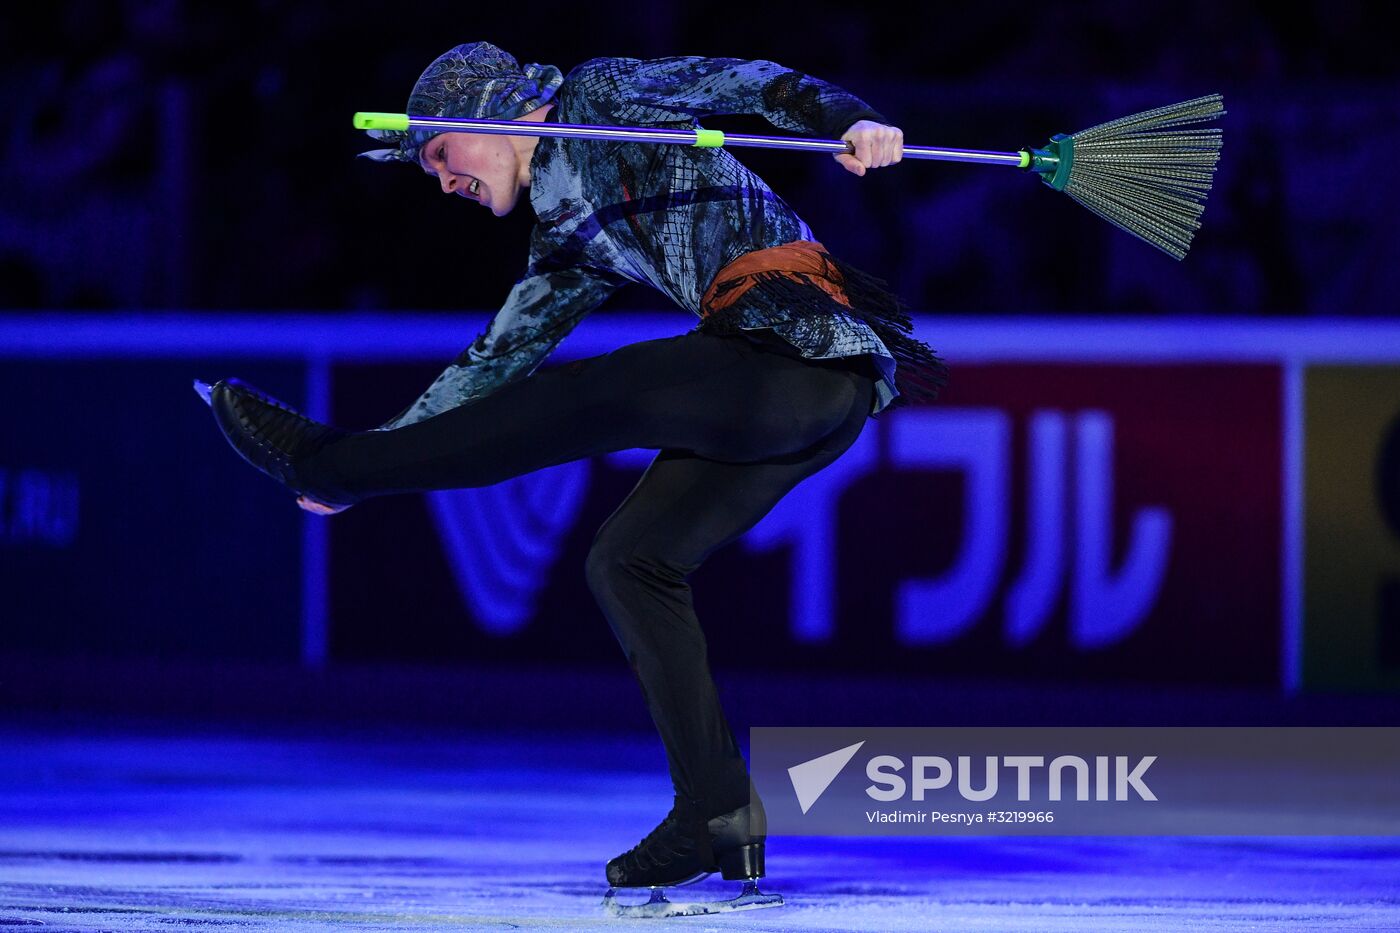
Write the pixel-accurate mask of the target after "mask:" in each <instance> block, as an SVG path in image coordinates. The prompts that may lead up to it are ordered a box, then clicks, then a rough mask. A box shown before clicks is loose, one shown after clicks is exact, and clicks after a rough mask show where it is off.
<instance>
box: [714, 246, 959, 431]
mask: <svg viewBox="0 0 1400 933" xmlns="http://www.w3.org/2000/svg"><path fill="white" fill-rule="evenodd" d="M827 261H828V262H830V263H831V265H833V266H834V267H835V268H836V271H837V272H838V273H839V274H840V277H841V280H842V281H844V282H845V291H846V296H847V297H848V298H849V299H850V302H851V307H849V308H847V307H846V306H845V305H843V304H841V303H840V302H839V301H837V300H836V299H834V298H832V297H831V296H830V295H829V294H827V293H826V292H825V291H823V290H822V288H821V287H820V286H819V285H817V284H816V283H815V282H813V281H812V279H811V278H810V277H809V276H808V275H806V274H805V273H800V272H799V273H788V274H785V273H782V272H777V271H765V272H756V273H754V274H752V275H748V276H744V277H742V278H739V279H735V280H734V281H732V282H729V283H726V285H721V286H720V287H719V288H717V289H716V290H715V297H716V298H719V297H721V296H723V295H724V294H725V293H726V292H727V291H731V290H733V289H734V288H736V287H738V286H739V285H740V284H741V283H743V282H745V281H749V280H752V281H753V283H754V284H753V286H752V287H751V288H750V289H749V290H748V291H747V292H745V293H744V295H743V297H741V298H740V299H739V300H738V301H737V302H735V303H734V304H733V305H731V306H730V307H729V308H726V309H725V310H724V311H719V312H716V313H714V314H709V315H706V316H705V317H704V318H703V319H702V320H701V322H700V325H699V327H698V329H699V330H702V331H705V332H707V333H734V332H735V331H737V330H739V327H738V324H737V321H736V320H735V319H736V318H737V317H738V312H739V311H740V310H741V309H742V308H747V307H752V305H753V303H754V302H758V303H759V304H760V305H761V306H765V307H772V308H774V309H775V310H778V309H781V310H787V311H792V312H796V313H797V314H798V315H799V316H800V317H806V316H807V315H810V314H836V315H847V316H850V317H854V318H856V319H858V320H860V321H862V322H864V323H865V324H867V325H868V326H869V327H870V329H871V330H873V331H874V332H875V334H876V336H878V337H879V338H880V340H881V341H882V342H883V343H884V345H885V346H886V347H887V348H889V351H890V353H891V354H893V355H894V360H895V364H896V368H895V385H896V388H898V389H899V395H898V396H896V397H895V399H894V401H892V402H891V403H890V405H889V406H888V408H886V411H888V410H890V409H893V408H897V407H902V406H904V405H907V404H909V403H910V402H911V401H933V400H934V399H936V398H938V393H939V391H940V390H941V389H942V388H943V387H944V386H946V385H947V384H948V366H947V364H946V363H945V362H944V360H943V359H942V358H940V357H939V356H938V355H937V354H936V353H935V352H934V351H933V350H931V349H930V348H929V347H928V345H927V344H925V343H924V342H923V341H921V340H918V339H917V338H915V337H914V336H913V330H914V324H913V321H912V319H911V318H910V316H909V312H908V310H907V309H906V307H905V305H904V302H902V301H901V300H900V299H899V296H898V295H896V294H894V292H892V291H891V290H890V288H889V283H887V282H885V281H884V280H883V279H879V278H876V277H875V276H873V275H871V274H870V273H868V272H862V271H861V270H860V269H857V268H855V267H854V266H849V265H847V264H846V263H843V262H841V261H840V260H838V259H836V258H835V257H831V256H828V257H827ZM799 280H800V281H799Z"/></svg>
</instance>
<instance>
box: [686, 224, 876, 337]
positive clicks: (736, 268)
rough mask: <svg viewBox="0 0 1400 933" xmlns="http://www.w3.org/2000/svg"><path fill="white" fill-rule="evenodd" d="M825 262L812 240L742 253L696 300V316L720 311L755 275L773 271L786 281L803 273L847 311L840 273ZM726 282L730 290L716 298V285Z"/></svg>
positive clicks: (820, 248)
mask: <svg viewBox="0 0 1400 933" xmlns="http://www.w3.org/2000/svg"><path fill="white" fill-rule="evenodd" d="M828 260H829V254H828V253H827V251H826V247H824V246H822V245H821V244H820V243H817V242H815V241H813V240H795V241H793V242H792V243H784V244H782V245H781V246H770V247H768V248H767V249H758V250H753V251H752V252H748V253H745V254H744V255H742V256H740V257H739V258H738V259H736V260H734V261H733V262H731V263H729V265H727V266H725V267H724V268H723V269H721V270H719V274H718V275H716V276H715V280H714V281H713V282H711V283H710V287H709V288H708V289H706V290H705V296H704V297H703V298H701V299H700V316H701V317H702V318H703V317H705V316H707V315H709V314H711V313H713V312H715V311H723V310H724V309H725V308H727V307H729V306H730V305H732V304H733V303H734V302H736V301H738V300H739V297H740V296H741V295H743V294H744V292H746V291H748V290H749V289H750V288H752V287H753V286H754V285H755V284H756V279H755V275H756V273H760V272H777V273H780V274H782V275H784V276H786V277H787V278H790V279H796V278H797V276H796V275H795V274H794V273H799V272H800V273H804V274H806V275H808V276H809V277H810V278H811V281H812V282H813V283H814V284H816V285H817V286H819V287H820V288H821V289H822V291H824V292H826V293H827V294H828V295H830V296H831V297H832V298H834V299H835V300H836V301H838V302H840V303H841V304H843V305H845V306H846V307H848V308H849V307H850V306H851V302H850V299H849V298H847V297H846V291H845V288H844V283H843V282H842V279H841V273H840V272H838V271H837V270H836V267H835V265H834V264H832V263H831V262H830V261H828ZM729 283H733V285H732V287H730V288H727V289H725V292H724V294H723V295H719V296H716V294H715V293H716V292H717V291H718V290H719V288H720V286H722V285H727V284H729Z"/></svg>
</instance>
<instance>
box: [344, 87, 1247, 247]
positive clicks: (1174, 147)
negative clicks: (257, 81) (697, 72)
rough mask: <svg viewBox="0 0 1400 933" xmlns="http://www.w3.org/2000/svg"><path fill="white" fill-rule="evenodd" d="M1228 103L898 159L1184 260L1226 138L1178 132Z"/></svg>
mask: <svg viewBox="0 0 1400 933" xmlns="http://www.w3.org/2000/svg"><path fill="white" fill-rule="evenodd" d="M1221 101H1222V98H1221V96H1220V95H1219V94H1208V95H1206V96H1205V97H1197V98H1194V99H1192V100H1187V101H1182V102H1181V103H1179V104H1172V105H1170V106H1167V107H1158V108H1156V109H1153V110H1146V111H1143V112H1142V113H1135V114H1133V115H1131V116H1127V117H1120V118H1119V119H1117V120H1111V121H1109V122H1107V123H1100V124H1098V125H1096V126H1091V127H1089V128H1088V129H1087V130H1080V131H1079V132H1078V133H1070V134H1064V133H1060V134H1056V135H1055V136H1053V137H1051V139H1050V141H1049V142H1048V143H1047V144H1046V145H1045V148H1043V149H1020V150H1017V151H1015V152H989V151H986V150H980V149H939V148H934V147H931V146H903V145H901V146H900V148H899V150H898V155H899V156H900V157H902V158H907V159H936V160H939V161H944V162H976V163H979V164H982V165H1005V166H1009V167H1013V168H1020V169H1024V170H1025V171H1026V172H1028V173H1031V174H1034V175H1036V176H1037V177H1039V178H1040V179H1041V180H1042V181H1043V182H1045V184H1047V185H1049V186H1050V187H1051V188H1054V189H1055V190H1056V191H1063V192H1064V193H1065V194H1067V195H1069V196H1070V197H1071V198H1074V200H1076V201H1078V202H1079V203H1080V204H1083V205H1084V206H1085V207H1087V208H1088V209H1089V210H1091V211H1093V212H1094V213H1095V214H1098V215H1099V216H1100V217H1102V218H1104V219H1105V220H1107V221H1108V222H1109V223H1111V224H1113V225H1114V226H1117V227H1120V228H1121V229H1123V230H1126V231H1128V232H1129V233H1131V234H1132V235H1133V236H1136V237H1139V238H1140V239H1142V240H1144V241H1146V242H1148V243H1151V244H1152V245H1153V246H1155V247H1157V248H1158V249H1160V250H1162V251H1163V252H1164V253H1167V254H1168V255H1170V256H1174V257H1175V258H1177V259H1182V258H1184V257H1185V256H1186V251H1187V250H1188V249H1189V248H1190V246H1191V238H1192V237H1193V236H1194V235H1195V233H1196V231H1197V230H1198V229H1200V226H1201V222H1200V218H1201V213H1202V211H1203V210H1204V201H1205V199H1206V196H1207V195H1208V194H1209V193H1210V186H1211V181H1212V179H1213V173H1214V172H1215V165H1216V162H1217V161H1218V160H1219V158H1220V146H1221V142H1222V139H1221V131H1220V129H1219V128H1217V127H1195V128H1192V129H1179V128H1178V127H1183V126H1186V125H1188V124H1192V123H1204V122H1207V121H1209V120H1214V119H1216V118H1217V117H1220V116H1223V115H1224V113H1225V110H1224V108H1223V106H1222V103H1221ZM877 125H878V124H877ZM355 126H356V127H357V128H358V129H362V130H368V131H370V132H371V134H372V135H374V136H376V137H378V138H389V137H392V136H394V135H398V134H402V133H405V132H407V131H408V130H410V129H429V130H437V131H439V132H459V133H487V134H493V135H498V136H566V137H572V138H576V139H605V140H614V141H625V142H645V143H679V144H684V145H690V146H699V147H702V148H711V147H717V146H725V145H728V146H754V147H759V148H764V149H801V150H806V151H808V152H831V153H846V154H849V155H850V156H851V157H852V159H851V160H849V161H848V160H843V159H839V158H838V161H841V162H842V164H843V165H844V166H845V167H846V168H847V169H848V170H849V171H855V167H854V166H853V165H852V164H851V162H853V161H856V159H855V157H856V156H857V150H856V145H855V144H854V143H852V142H851V141H848V140H844V139H843V140H834V139H805V138H801V137H789V136H743V135H737V134H729V135H726V134H725V133H722V132H720V131H719V130H710V129H705V128H703V127H699V126H697V127H694V128H693V129H668V128H660V127H645V126H589V125H584V124H572V123H537V122H533V121H521V120H471V119H466V118H459V117H416V116H411V115H409V114H402V113H367V112H362V113H356V114H355ZM859 126H860V124H856V125H855V126H853V127H852V128H851V130H848V131H847V136H851V135H852V130H856V129H857V127H859ZM885 129H894V128H893V127H886V128H885ZM901 139H902V136H901ZM893 161H899V159H898V158H896V159H894V160H893ZM861 162H863V164H865V165H874V164H876V163H874V162H873V161H865V160H863V159H862V160H861ZM858 164H859V163H858ZM880 164H888V163H880ZM857 174H861V173H860V172H857Z"/></svg>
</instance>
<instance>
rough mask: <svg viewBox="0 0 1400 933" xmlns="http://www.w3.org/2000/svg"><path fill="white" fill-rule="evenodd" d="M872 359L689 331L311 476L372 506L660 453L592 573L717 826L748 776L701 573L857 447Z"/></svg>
mask: <svg viewBox="0 0 1400 933" xmlns="http://www.w3.org/2000/svg"><path fill="white" fill-rule="evenodd" d="M875 375H876V374H875V371H874V369H873V366H872V365H871V363H870V362H869V360H868V359H867V358H864V357H856V358H850V359H844V360H829V361H806V360H803V359H802V358H801V357H800V356H799V355H798V354H797V353H796V351H795V350H793V349H792V348H791V347H790V346H789V345H788V344H787V343H786V342H784V341H782V340H781V338H778V337H776V336H775V335H773V334H771V332H767V331H760V332H756V333H755V336H753V337H745V336H714V335H709V334H705V333H702V332H700V331H691V332H690V333H687V334H683V335H681V336H677V337H669V338H664V339H659V340H648V341H643V342H640V343H635V344H631V345H628V346H625V347H622V348H620V349H618V350H614V351H613V352H611V353H606V354H603V355H601V356H595V357H590V358H588V359H582V360H577V361H575V362H572V363H569V364H566V365H564V366H561V367H558V368H554V369H542V370H538V371H536V372H535V373H533V374H532V375H530V376H528V377H526V378H524V379H521V380H519V381H516V382H512V383H509V384H507V385H505V386H502V387H501V388H499V389H497V390H496V391H495V392H493V393H491V394H490V395H487V396H485V397H483V398H480V399H474V400H472V401H470V402H468V403H466V404H464V405H461V406H459V407H457V408H454V409H451V410H449V411H446V412H443V413H441V414H438V415H436V416H434V417H431V418H428V419H425V420H423V421H420V422H417V423H415V424H410V425H406V426H404V427H401V428H397V429H395V430H391V431H371V432H365V433H361V434H354V435H351V436H350V437H348V438H346V439H344V440H342V441H339V442H337V443H336V444H334V445H332V446H331V447H329V448H327V449H326V450H325V451H323V452H322V453H321V454H319V455H318V456H317V457H316V458H315V459H314V460H313V461H312V463H311V464H309V465H308V467H309V469H311V470H313V471H321V470H324V471H325V474H324V475H325V476H326V477H328V478H329V479H330V480H331V482H332V484H333V485H335V486H337V487H339V488H342V489H345V490H347V491H350V492H352V493H355V494H357V495H360V496H373V495H385V494H390V493H402V492H412V491H423V490H433V489H454V488H460V487H472V486H486V485H490V484H492V483H497V482H500V481H502V480H505V479H509V478H510V477H513V476H519V475H521V474H523V473H527V472H530V471H533V470H538V469H541V468H543V467H547V466H552V465H554V464H559V463H565V462H567V461H570V460H577V459H580V458H583V457H590V456H594V455H596V454H602V453H606V452H608V451H613V450H624V449H628V448H633V447H641V448H659V449H660V453H659V454H658V455H657V457H656V459H655V460H654V461H653V462H652V463H651V465H650V466H649V467H648V468H647V470H646V472H645V473H644V474H643V475H642V477H641V479H640V480H638V482H637V485H636V487H635V488H634V489H633V490H632V492H631V493H630V494H629V495H628V497H627V498H626V499H625V500H624V501H623V503H622V504H621V505H620V506H618V508H617V510H616V511H615V512H613V514H612V515H611V516H610V517H609V518H608V520H607V521H606V522H605V523H604V524H603V526H602V527H601V528H600V529H599V530H598V533H597V536H596V537H595V539H594V542H593V546H592V549H591V550H590V552H589V555H588V563H587V577H588V583H589V586H590V588H591V589H592V591H593V593H594V595H595V597H596V598H597V601H598V604H599V606H600V607H601V608H602V610H603V613H604V615H605V616H606V617H607V619H608V622H609V624H610V625H611V626H612V630H613V633H614V634H615V635H616V637H617V639H618V642H619V643H620V644H621V646H622V650H623V653H624V655H625V656H626V658H627V660H628V663H629V664H630V665H631V667H632V670H633V671H634V672H635V674H636V676H637V680H638V682H639V683H640V685H641V688H642V693H643V695H644V697H645V699H646V703H647V707H648V709H649V710H650V712H651V716H652V719H653V720H654V722H655V723H656V728H657V730H658V731H659V732H660V734H661V740H662V743H663V745H664V746H665V749H666V755H667V761H668V764H669V767H670V771H671V780H672V783H673V785H674V788H675V791H676V793H677V794H678V795H680V796H683V797H685V798H687V799H689V800H693V801H699V802H700V803H699V805H700V806H701V807H702V808H703V809H705V810H706V811H708V812H707V815H715V814H719V813H723V812H726V811H728V810H732V809H734V808H735V807H738V806H741V805H742V804H744V803H746V802H747V801H748V794H749V779H748V771H747V769H746V768H745V766H744V761H743V757H742V755H741V754H740V751H739V748H738V745H737V744H736V742H735V740H734V735H733V733H732V731H731V730H730V727H729V724H728V721H727V720H726V718H725V715H724V711H723V709H722V708H721V706H720V702H719V698H718V696H717V694H716V692H715V685H714V681H713V680H712V679H711V675H710V670H709V662H708V656H707V650H706V642H705V636H704V633H703V632H702V631H701V628H700V623H699V621H698V620H697V619H696V617H695V609H694V606H693V603H692V600H691V590H690V586H689V584H688V583H687V582H686V578H687V577H688V576H689V575H690V574H691V573H692V572H693V571H694V570H695V569H696V568H697V567H699V566H700V564H701V562H703V561H704V560H705V558H706V557H708V556H709V555H710V554H711V553H713V552H714V551H715V550H716V549H718V548H720V547H722V546H723V545H725V544H727V543H729V542H730V541H733V540H734V539H735V538H737V537H738V536H740V535H741V534H743V533H744V532H745V531H747V530H748V529H750V528H752V527H753V526H754V525H755V524H757V522H758V520H759V519H760V518H762V517H763V516H764V515H765V514H767V513H768V511H769V510H770V509H772V508H773V506H774V504H776V503H777V501H778V500H779V499H781V498H782V497H783V496H784V495H785V494H786V493H787V492H788V491H789V490H790V489H792V488H793V487H794V486H795V485H797V483H799V482H800V481H801V480H803V479H804V478H806V477H808V476H811V475H812V474H813V473H815V472H817V471H818V470H820V469H821V468H822V467H824V466H826V465H827V464H829V463H831V462H832V461H833V460H835V459H836V458H837V457H839V456H840V455H841V454H842V453H843V452H844V451H845V450H846V449H847V448H849V447H850V446H851V444H852V443H854V442H855V440H856V438H857V436H859V434H860V432H861V429H862V428H863V427H864V425H865V422H866V418H867V417H868V415H869V413H870V409H871V405H872V401H873V396H874V379H875Z"/></svg>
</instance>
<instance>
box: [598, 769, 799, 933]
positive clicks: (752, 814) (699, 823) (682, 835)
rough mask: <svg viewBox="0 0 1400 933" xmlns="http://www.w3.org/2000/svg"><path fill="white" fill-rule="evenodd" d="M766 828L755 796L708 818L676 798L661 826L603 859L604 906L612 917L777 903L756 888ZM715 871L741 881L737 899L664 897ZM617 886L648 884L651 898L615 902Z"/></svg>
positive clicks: (679, 914) (777, 899)
mask: <svg viewBox="0 0 1400 933" xmlns="http://www.w3.org/2000/svg"><path fill="white" fill-rule="evenodd" d="M766 832H767V824H766V822H765V819H764V815H763V803H762V802H761V801H760V800H759V799H758V797H757V796H756V795H755V796H754V797H753V798H752V800H751V802H750V803H748V804H745V805H744V806H742V807H739V808H738V809H737V810H731V811H729V812H728V813H724V814H721V815H719V816H716V817H713V818H711V819H708V820H706V819H704V818H703V817H702V816H700V811H699V809H698V808H697V807H696V804H695V803H694V802H693V801H687V800H684V799H683V798H681V797H679V796H677V797H676V802H675V805H674V806H672V807H671V812H670V813H668V814H667V815H666V818H665V819H664V820H662V821H661V825H659V826H657V827H656V828H655V829H653V830H652V831H651V832H650V833H649V834H648V835H647V837H646V838H645V839H643V840H642V841H641V842H639V843H637V845H636V846H634V847H633V848H632V849H630V850H628V851H627V852H624V853H623V854H622V855H619V856H618V857H617V858H615V859H613V860H612V861H610V862H608V867H607V875H608V884H609V888H608V890H607V893H606V894H604V895H603V908H604V910H606V911H607V913H609V914H610V915H612V916H614V917H683V916H691V915H694V914H717V913H725V912H727V911H731V910H751V909H753V908H756V907H780V906H782V903H783V896H782V895H781V894H764V893H762V892H761V891H759V890H758V879H759V878H761V877H763V844H764V837H765V834H766ZM716 871H718V872H719V873H720V875H721V877H723V878H724V879H725V880H726V881H743V882H744V887H743V890H742V891H740V892H739V895H738V896H737V897H735V898H732V899H731V900H727V901H696V902H688V901H671V900H668V899H667V897H666V893H665V891H664V890H663V889H664V888H668V887H675V886H677V885H685V884H692V883H694V882H696V881H700V880H702V879H704V878H706V877H708V876H709V875H711V874H713V873H714V872H716ZM620 888H650V889H651V899H650V900H649V901H647V902H645V903H642V904H622V903H619V902H618V900H617V894H618V889H620Z"/></svg>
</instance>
